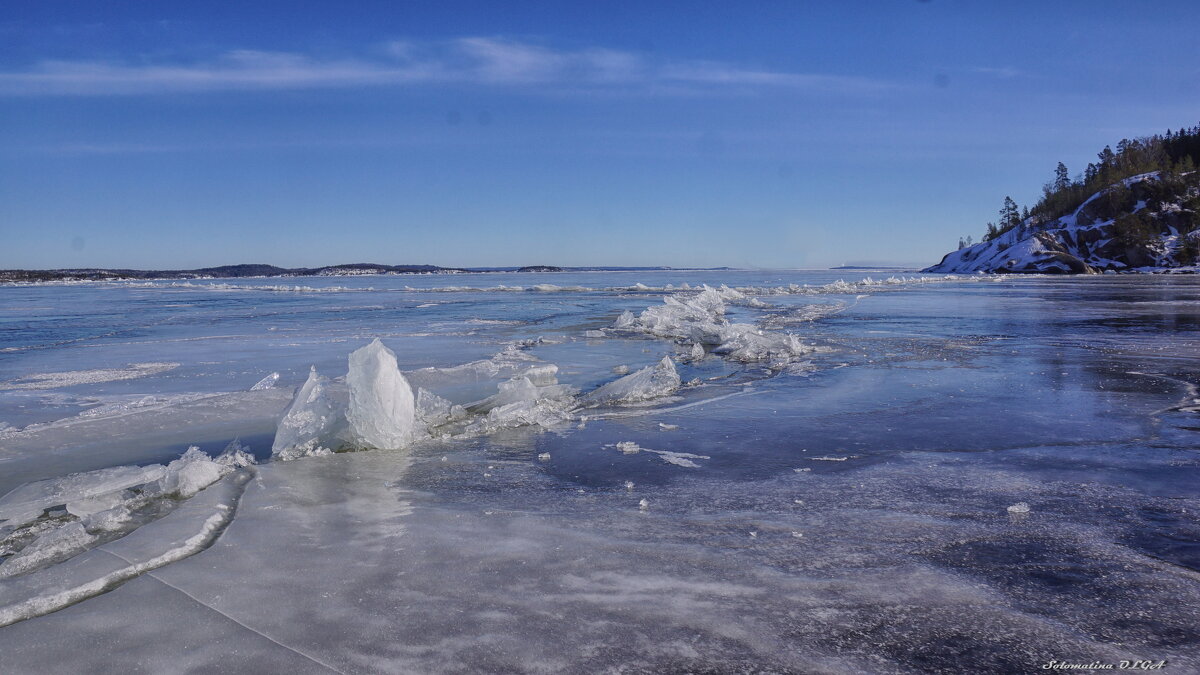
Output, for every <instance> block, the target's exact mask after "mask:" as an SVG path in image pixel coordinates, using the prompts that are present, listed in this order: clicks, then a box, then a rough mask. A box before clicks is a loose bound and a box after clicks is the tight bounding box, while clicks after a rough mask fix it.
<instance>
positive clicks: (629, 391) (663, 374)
mask: <svg viewBox="0 0 1200 675" xmlns="http://www.w3.org/2000/svg"><path fill="white" fill-rule="evenodd" d="M679 384H680V381H679V373H678V372H676V370H675V363H674V362H673V361H671V357H669V356H664V357H663V358H662V361H659V362H658V363H657V364H655V365H653V366H646V367H645V368H642V369H641V370H639V371H637V372H634V373H630V374H629V375H626V376H625V377H622V378H621V379H619V380H613V381H612V382H609V383H608V384H606V385H604V386H602V387H600V388H599V389H597V390H595V391H593V392H592V393H590V394H588V395H587V396H586V397H585V399H584V400H585V402H587V403H588V404H591V405H606V404H613V403H633V402H636V401H646V400H649V399H653V398H660V397H662V396H669V395H670V394H672V393H674V392H675V390H676V389H679Z"/></svg>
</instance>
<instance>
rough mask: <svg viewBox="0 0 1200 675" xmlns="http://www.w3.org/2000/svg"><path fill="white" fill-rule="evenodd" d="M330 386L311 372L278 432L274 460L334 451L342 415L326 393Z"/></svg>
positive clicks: (297, 393) (276, 433) (273, 454)
mask: <svg viewBox="0 0 1200 675" xmlns="http://www.w3.org/2000/svg"><path fill="white" fill-rule="evenodd" d="M352 360H353V357H352ZM328 386H329V380H328V379H326V378H324V377H322V376H321V375H319V374H317V369H316V368H315V367H314V368H313V369H312V370H310V371H309V373H308V380H306V381H305V382H304V384H303V385H302V386H301V387H300V390H299V391H297V392H296V397H295V398H294V399H292V404H291V405H290V406H289V407H288V409H287V412H286V413H284V416H283V419H282V420H280V422H279V427H278V428H277V430H276V431H275V442H274V443H273V444H272V445H271V455H272V456H273V457H275V458H277V459H282V460H289V459H297V458H299V457H306V456H309V455H319V454H328V453H330V452H332V449H331V448H330V447H329V446H330V445H333V444H334V443H333V441H334V436H335V433H336V431H337V427H338V423H339V422H340V421H341V417H342V415H341V414H340V413H339V411H338V410H337V407H336V406H335V405H334V402H333V400H332V399H331V398H330V397H329V394H328V393H327V391H326V390H327V389H328Z"/></svg>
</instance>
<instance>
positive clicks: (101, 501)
mask: <svg viewBox="0 0 1200 675" xmlns="http://www.w3.org/2000/svg"><path fill="white" fill-rule="evenodd" d="M121 492H122V491H118V492H109V493H108V494H103V495H98V496H95V497H88V498H85V499H76V500H73V501H69V502H67V513H69V514H71V515H73V516H75V517H77V518H83V517H85V516H90V515H91V514H93V513H99V512H100V511H107V510H109V509H111V508H113V507H115V506H119V505H120V504H121V503H122V502H124V501H125V500H124V498H123V497H122V494H121Z"/></svg>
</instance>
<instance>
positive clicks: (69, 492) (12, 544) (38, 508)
mask: <svg viewBox="0 0 1200 675" xmlns="http://www.w3.org/2000/svg"><path fill="white" fill-rule="evenodd" d="M253 463H254V458H253V456H251V455H250V453H249V452H247V451H246V449H245V446H243V445H242V444H241V442H240V441H237V440H234V441H233V442H232V443H230V444H229V446H228V447H227V448H226V449H225V451H224V452H223V453H221V455H220V456H219V457H217V458H216V459H213V458H212V457H210V456H209V455H208V454H206V453H204V452H202V451H201V450H200V448H198V447H197V446H194V445H193V446H191V447H189V448H188V449H187V451H185V452H184V453H183V454H182V455H181V456H180V457H179V458H178V459H176V460H174V461H172V462H171V463H169V464H167V465H166V466H163V465H161V464H154V465H151V466H145V467H136V466H119V467H111V468H107V469H99V470H96V471H89V472H86V473H79V474H72V475H70V476H64V477H62V478H54V479H49V480H43V481H38V482H36V483H30V484H27V485H24V486H22V487H20V488H18V489H16V490H14V491H13V492H11V493H9V494H8V495H5V500H4V501H6V502H7V504H6V505H5V506H7V507H8V508H6V509H5V510H4V511H3V512H4V514H5V515H11V514H16V516H15V517H13V518H10V519H8V520H7V521H6V522H5V524H4V526H3V528H0V551H3V552H12V551H15V553H13V554H12V555H11V556H10V557H9V558H8V559H7V560H5V561H4V562H3V564H0V578H8V577H13V576H17V575H20V574H25V573H27V572H31V571H33V570H36V569H40V568H42V567H45V566H48V565H51V564H54V563H57V562H60V561H62V560H66V559H67V558H71V557H73V556H75V555H78V554H79V553H82V552H83V551H86V550H88V549H90V548H93V547H94V546H96V545H98V544H99V543H103V541H105V540H111V538H112V534H111V533H119V532H121V531H122V530H126V531H128V530H132V529H133V528H134V527H136V526H137V524H138V523H137V522H135V517H134V512H135V511H137V510H142V509H144V507H146V506H147V505H149V504H152V503H153V502H155V501H156V500H174V499H189V498H191V497H193V496H195V495H196V494H197V493H198V492H200V491H201V490H204V489H205V488H207V487H209V486H210V485H212V484H214V483H216V482H217V481H219V480H221V479H222V478H224V477H225V476H226V475H228V474H229V473H231V472H233V471H234V470H235V469H237V468H239V467H244V466H249V465H250V464H253ZM62 504H65V505H66V515H63V514H62V513H61V511H51V515H50V517H48V518H44V519H41V520H39V518H42V516H43V514H44V513H45V511H46V510H47V509H50V508H53V507H55V506H59V505H62ZM140 520H141V522H145V515H142V516H141V517H140ZM29 523H33V524H32V525H29ZM26 525H28V527H26ZM104 537H107V538H106V539H105V538H104Z"/></svg>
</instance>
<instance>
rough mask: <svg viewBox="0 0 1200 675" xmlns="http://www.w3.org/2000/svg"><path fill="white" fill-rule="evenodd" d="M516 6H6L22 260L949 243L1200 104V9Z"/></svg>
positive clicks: (17, 252)
mask: <svg viewBox="0 0 1200 675" xmlns="http://www.w3.org/2000/svg"><path fill="white" fill-rule="evenodd" d="M513 4H514V5H515V3H513ZM209 5H211V6H209ZM508 5H509V3H496V2H461V3H456V2H439V3H428V4H420V5H418V4H416V3H411V4H410V3H399V2H355V3H340V2H301V1H299V0H292V1H289V2H242V3H215V2H214V3H198V2H191V3H184V2H123V3H98V2H57V1H54V0H36V1H29V2H24V1H14V2H9V3H6V5H5V11H4V12H3V14H0V237H2V241H3V242H4V245H3V246H2V247H0V267H4V268H10V267H26V268H45V267H74V266H98V267H135V268H181V267H195V266H204V265H217V264H230V263H240V262H265V263H273V264H277V265H284V266H302V265H321V264H332V263H342V262H359V261H371V262H382V263H392V264H403V263H430V264H439V265H447V266H458V265H461V266H471V265H523V264H560V265H593V264H611V265H672V266H718V265H732V266H745V267H823V266H830V265H838V264H844V263H880V262H895V263H933V262H936V261H937V260H938V259H939V258H940V256H941V255H942V254H943V253H945V252H946V251H947V250H949V249H950V248H952V247H953V246H954V245H955V243H956V242H957V240H958V238H959V237H960V236H966V235H968V234H970V235H974V236H975V237H976V238H978V236H979V234H980V233H981V232H982V231H983V229H984V224H985V223H986V222H987V221H988V220H992V219H994V218H995V213H996V211H997V210H998V208H999V207H1000V204H1001V201H1002V199H1003V197H1004V196H1005V195H1006V194H1011V195H1012V196H1013V197H1014V198H1015V199H1016V200H1017V201H1018V202H1019V203H1023V204H1025V203H1031V202H1033V201H1034V200H1035V199H1036V198H1037V196H1038V194H1039V192H1040V188H1041V185H1042V183H1044V182H1045V181H1046V180H1048V179H1049V178H1050V176H1051V172H1052V169H1053V167H1054V165H1055V163H1056V162H1058V161H1063V162H1065V163H1066V164H1067V165H1068V167H1069V168H1070V169H1071V171H1072V173H1074V172H1077V171H1079V170H1081V169H1082V168H1083V167H1084V165H1086V163H1087V162H1088V161H1091V160H1093V159H1094V153H1095V152H1096V151H1097V150H1099V149H1100V148H1101V147H1103V146H1104V145H1105V144H1107V143H1113V144H1115V142H1116V141H1117V140H1119V139H1120V138H1122V137H1135V136H1140V135H1146V134H1150V133H1155V132H1159V131H1162V130H1163V129H1165V128H1167V127H1172V128H1178V127H1180V126H1185V125H1186V126H1191V125H1193V124H1195V123H1196V122H1197V121H1198V120H1200V105H1198V104H1200V87H1198V86H1197V85H1198V84H1200V43H1197V42H1196V41H1195V40H1192V39H1190V32H1189V31H1190V29H1191V27H1193V26H1195V25H1200V6H1197V5H1195V4H1193V3H1174V4H1172V3H1155V4H1153V5H1151V4H1145V3H1129V2H1121V3H1115V2H1114V3H1099V2H1078V3H1069V2H1063V3H1044V2H1036V3H1035V2H1030V3H1021V2H1014V1H1007V2H997V3H985V2H949V1H946V0H932V1H931V2H903V1H900V0H894V1H889V2H863V3H804V2H780V3H771V2H763V3H751V5H753V6H752V7H751V5H745V6H742V5H741V3H729V2H720V3H716V2H713V3H669V2H660V3H645V2H633V3H619V2H606V3H588V4H586V5H585V4H583V3H580V4H571V3H566V2H558V3H521V4H519V6H508Z"/></svg>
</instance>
